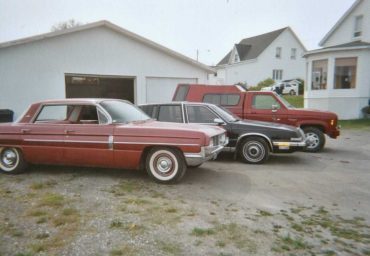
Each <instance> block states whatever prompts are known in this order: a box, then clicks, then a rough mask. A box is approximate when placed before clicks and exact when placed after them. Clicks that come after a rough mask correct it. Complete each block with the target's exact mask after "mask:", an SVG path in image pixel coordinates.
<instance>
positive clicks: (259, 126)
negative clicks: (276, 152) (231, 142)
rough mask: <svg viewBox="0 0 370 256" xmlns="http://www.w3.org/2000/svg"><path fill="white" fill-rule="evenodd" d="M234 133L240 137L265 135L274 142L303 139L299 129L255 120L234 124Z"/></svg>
mask: <svg viewBox="0 0 370 256" xmlns="http://www.w3.org/2000/svg"><path fill="white" fill-rule="evenodd" d="M232 131H233V132H234V133H236V134H238V135H239V136H240V135H242V134H246V133H258V134H264V135H266V136H267V137H269V138H271V139H272V140H290V139H291V138H302V139H303V132H302V131H301V130H300V129H299V128H298V127H294V126H290V125H285V124H278V123H270V122H261V121H254V120H241V121H237V122H233V123H232Z"/></svg>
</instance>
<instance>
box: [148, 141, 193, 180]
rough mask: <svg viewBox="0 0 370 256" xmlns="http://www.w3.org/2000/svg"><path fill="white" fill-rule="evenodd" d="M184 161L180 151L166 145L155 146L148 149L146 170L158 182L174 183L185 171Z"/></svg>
mask: <svg viewBox="0 0 370 256" xmlns="http://www.w3.org/2000/svg"><path fill="white" fill-rule="evenodd" d="M186 168H187V166H186V163H185V160H184V157H183V156H182V154H181V152H180V151H178V150H176V149H172V148H166V147H156V148H153V149H151V150H150V151H149V154H148V156H147V158H146V170H147V172H148V174H149V176H150V177H151V178H152V179H154V180H155V181H156V182H159V183H167V184H169V183H176V182H178V181H180V180H181V178H182V177H183V176H184V174H185V172H186Z"/></svg>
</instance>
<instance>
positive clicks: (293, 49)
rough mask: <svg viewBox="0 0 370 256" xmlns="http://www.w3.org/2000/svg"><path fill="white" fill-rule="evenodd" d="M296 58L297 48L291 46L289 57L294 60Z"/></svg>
mask: <svg viewBox="0 0 370 256" xmlns="http://www.w3.org/2000/svg"><path fill="white" fill-rule="evenodd" d="M296 58H297V49H296V48H292V49H291V51H290V59H292V60H295V59H296Z"/></svg>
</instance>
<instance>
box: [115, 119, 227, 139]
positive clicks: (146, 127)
mask: <svg viewBox="0 0 370 256" xmlns="http://www.w3.org/2000/svg"><path fill="white" fill-rule="evenodd" d="M117 130H118V132H119V130H122V132H123V131H125V132H126V133H127V132H128V133H131V132H134V133H135V134H138V133H141V132H144V133H148V132H149V134H150V135H153V136H156V135H162V136H163V135H166V136H171V137H184V136H185V134H186V136H191V137H192V136H195V137H199V135H200V134H205V135H207V136H209V137H213V136H216V135H219V134H222V133H224V132H225V130H224V129H222V128H220V127H212V126H205V125H197V124H183V123H170V122H158V121H155V120H146V121H137V122H131V123H128V124H122V125H118V126H117ZM119 133H120V132H119Z"/></svg>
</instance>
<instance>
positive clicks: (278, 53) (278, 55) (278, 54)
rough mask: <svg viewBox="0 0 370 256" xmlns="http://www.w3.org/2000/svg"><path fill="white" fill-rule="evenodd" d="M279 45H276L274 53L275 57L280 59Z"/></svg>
mask: <svg viewBox="0 0 370 256" xmlns="http://www.w3.org/2000/svg"><path fill="white" fill-rule="evenodd" d="M281 51H282V50H281V47H276V54H275V57H276V58H277V59H281Z"/></svg>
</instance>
